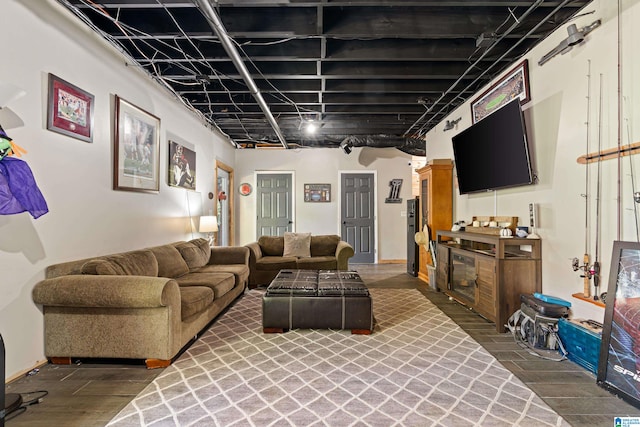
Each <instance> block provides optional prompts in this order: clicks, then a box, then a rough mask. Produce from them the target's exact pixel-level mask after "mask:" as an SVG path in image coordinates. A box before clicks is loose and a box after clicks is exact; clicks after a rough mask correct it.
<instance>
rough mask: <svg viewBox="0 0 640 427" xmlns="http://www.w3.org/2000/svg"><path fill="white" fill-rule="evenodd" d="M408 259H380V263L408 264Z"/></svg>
mask: <svg viewBox="0 0 640 427" xmlns="http://www.w3.org/2000/svg"><path fill="white" fill-rule="evenodd" d="M406 263H407V260H406V259H379V260H378V264H406Z"/></svg>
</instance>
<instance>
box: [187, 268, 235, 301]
mask: <svg viewBox="0 0 640 427" xmlns="http://www.w3.org/2000/svg"><path fill="white" fill-rule="evenodd" d="M175 281H176V282H178V285H180V287H181V288H183V287H190V286H196V287H200V286H204V287H207V288H209V289H211V290H212V291H213V293H214V296H215V298H220V297H222V296H223V295H224V294H226V293H227V292H229V291H230V290H231V289H233V287H234V286H235V285H236V278H235V276H234V275H233V273H224V272H216V273H189V274H186V275H184V276H182V277H178V278H177V279H175Z"/></svg>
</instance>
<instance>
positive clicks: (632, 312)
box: [597, 241, 640, 408]
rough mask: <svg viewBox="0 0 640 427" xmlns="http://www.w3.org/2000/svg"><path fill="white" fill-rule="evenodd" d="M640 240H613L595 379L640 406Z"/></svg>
mask: <svg viewBox="0 0 640 427" xmlns="http://www.w3.org/2000/svg"><path fill="white" fill-rule="evenodd" d="M639 371H640V243H636V242H619V241H616V242H614V243H613V254H612V256H611V269H610V270H609V287H608V289H607V297H606V308H605V312H604V328H603V331H602V343H601V344H600V358H599V360H598V376H597V382H598V384H599V385H600V386H602V387H603V388H605V389H607V390H609V391H610V392H612V393H614V394H616V395H617V396H619V397H621V398H622V399H624V400H626V401H628V402H629V403H630V404H632V405H634V406H636V407H639V408H640V381H639V380H638V372H639Z"/></svg>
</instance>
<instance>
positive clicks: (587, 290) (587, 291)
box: [572, 60, 591, 298]
mask: <svg viewBox="0 0 640 427" xmlns="http://www.w3.org/2000/svg"><path fill="white" fill-rule="evenodd" d="M590 118H591V60H588V66H587V120H586V121H585V125H586V126H587V138H586V143H587V150H586V151H585V152H586V153H589V147H590V138H589V137H590V132H589V122H590ZM582 197H584V203H585V206H584V255H583V257H582V265H580V261H579V260H578V258H574V259H573V264H572V267H573V271H578V270H582V274H581V275H580V277H582V278H583V290H582V293H583V295H584V297H585V298H589V297H591V269H590V266H589V262H590V259H589V246H590V243H591V242H590V240H589V238H590V235H591V230H590V228H589V224H590V222H589V163H587V164H585V180H584V194H582Z"/></svg>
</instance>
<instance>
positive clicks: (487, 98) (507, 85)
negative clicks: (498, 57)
mask: <svg viewBox="0 0 640 427" xmlns="http://www.w3.org/2000/svg"><path fill="white" fill-rule="evenodd" d="M515 98H518V99H519V100H520V105H524V104H526V103H527V102H529V101H530V100H531V94H530V93H529V62H528V61H527V60H526V59H525V60H524V61H522V62H520V63H519V64H518V65H517V66H516V67H515V68H513V69H511V70H510V71H509V72H508V73H507V74H505V75H504V77H502V78H501V79H500V80H498V81H497V82H496V83H494V84H493V85H492V86H491V87H490V88H489V89H487V90H486V91H485V92H483V93H482V95H480V96H479V97H477V98H476V99H474V100H473V101H472V102H471V120H472V123H476V122H478V121H479V120H482V119H483V118H485V117H486V116H488V115H489V114H491V113H493V112H495V111H497V110H499V109H500V108H502V107H503V106H505V105H506V104H508V103H509V102H510V101H512V100H513V99H515Z"/></svg>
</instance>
